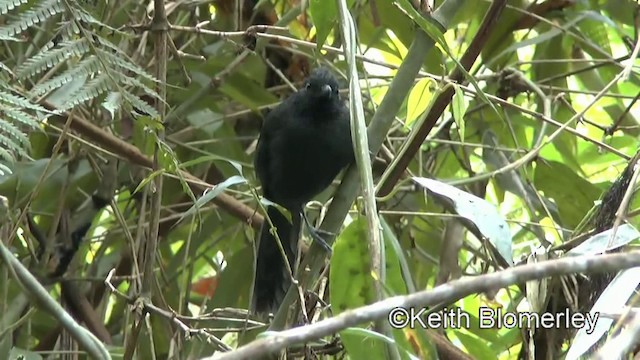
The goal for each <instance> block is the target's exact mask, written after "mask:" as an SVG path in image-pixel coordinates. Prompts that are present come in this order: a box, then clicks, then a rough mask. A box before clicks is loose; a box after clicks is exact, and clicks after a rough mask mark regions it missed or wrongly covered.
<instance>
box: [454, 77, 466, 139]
mask: <svg viewBox="0 0 640 360" xmlns="http://www.w3.org/2000/svg"><path fill="white" fill-rule="evenodd" d="M453 88H454V89H455V91H456V92H455V93H454V94H453V99H452V101H451V110H452V112H453V120H454V121H455V122H456V125H458V134H459V135H460V141H462V142H464V130H465V129H464V113H465V112H466V111H467V107H468V106H469V102H468V101H467V100H466V99H465V98H464V93H463V92H462V90H460V87H458V86H457V85H454V86H453Z"/></svg>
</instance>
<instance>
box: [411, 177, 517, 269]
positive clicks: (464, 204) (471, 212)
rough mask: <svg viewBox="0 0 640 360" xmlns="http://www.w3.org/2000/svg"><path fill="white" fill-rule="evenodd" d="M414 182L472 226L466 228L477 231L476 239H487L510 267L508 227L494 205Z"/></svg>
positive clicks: (429, 182) (440, 185)
mask: <svg viewBox="0 0 640 360" xmlns="http://www.w3.org/2000/svg"><path fill="white" fill-rule="evenodd" d="M413 180H414V181H415V182H416V183H417V184H418V185H420V186H423V187H425V188H427V189H429V191H431V192H432V193H433V194H434V195H436V199H438V200H440V201H441V202H442V203H443V205H444V206H446V207H449V208H450V210H451V211H453V212H455V213H457V214H458V215H460V216H462V217H463V218H465V219H467V220H469V221H470V222H471V224H468V225H473V226H472V230H473V227H475V228H476V229H477V230H478V231H477V233H476V235H480V236H481V237H485V238H487V239H488V240H489V242H490V243H491V244H492V245H493V246H494V247H495V249H496V250H497V251H498V253H499V254H500V255H501V256H502V258H503V259H504V260H505V261H506V262H507V263H508V264H509V265H513V255H512V253H511V242H512V240H511V233H510V231H509V225H507V222H506V221H504V218H503V217H502V215H500V213H499V212H498V209H497V208H496V207H495V205H493V204H491V203H489V202H488V201H486V200H484V199H481V198H479V197H477V196H475V195H472V194H469V193H467V192H464V191H462V190H460V189H458V188H456V187H454V186H451V185H447V184H445V183H442V182H440V181H436V180H432V179H427V178H421V177H414V178H413Z"/></svg>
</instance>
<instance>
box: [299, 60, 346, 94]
mask: <svg viewBox="0 0 640 360" xmlns="http://www.w3.org/2000/svg"><path fill="white" fill-rule="evenodd" d="M304 91H305V92H306V93H307V94H308V95H309V96H310V97H312V98H315V99H322V100H325V101H326V100H340V94H339V93H338V80H336V78H335V76H333V74H332V73H331V71H329V69H327V68H324V67H321V68H317V69H315V70H313V71H312V72H311V75H309V78H307V81H306V82H305V85H304Z"/></svg>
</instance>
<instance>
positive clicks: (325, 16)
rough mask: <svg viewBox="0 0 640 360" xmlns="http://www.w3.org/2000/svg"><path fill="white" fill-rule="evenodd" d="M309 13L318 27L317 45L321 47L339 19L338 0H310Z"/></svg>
mask: <svg viewBox="0 0 640 360" xmlns="http://www.w3.org/2000/svg"><path fill="white" fill-rule="evenodd" d="M309 14H310V15H311V20H313V25H314V26H315V27H316V34H317V35H316V45H317V47H318V49H321V48H322V45H324V42H325V41H326V40H327V37H328V36H329V34H330V33H331V30H333V26H334V24H335V22H336V21H337V19H338V8H337V7H336V0H310V1H309Z"/></svg>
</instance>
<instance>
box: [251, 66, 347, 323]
mask: <svg viewBox="0 0 640 360" xmlns="http://www.w3.org/2000/svg"><path fill="white" fill-rule="evenodd" d="M353 160H354V154H353V147H352V142H351V127H350V124H349V110H348V109H347V107H346V106H345V104H344V103H343V102H342V101H341V99H340V94H339V93H338V82H337V80H336V78H335V77H334V76H333V74H332V73H331V72H330V71H329V70H328V69H326V68H319V69H316V70H314V71H313V72H312V73H311V75H310V76H309V78H308V79H307V80H306V82H305V85H304V87H303V88H302V89H300V90H299V91H297V92H296V93H294V94H292V95H291V96H289V97H288V98H287V99H285V100H284V101H283V102H282V103H281V104H280V105H278V106H277V107H276V108H274V109H273V110H272V111H271V112H270V113H269V114H268V115H267V116H266V118H265V121H264V124H263V126H262V130H261V132H260V139H259V140H258V145H257V149H256V157H255V168H256V173H257V176H258V179H259V180H260V183H261V184H262V190H263V193H264V197H265V198H267V199H268V200H270V201H272V202H274V203H276V204H279V205H281V206H282V207H284V208H286V209H287V210H288V211H289V212H290V213H291V220H292V223H291V222H289V220H288V219H287V217H286V216H285V215H283V214H282V213H281V212H280V211H279V210H278V208H277V207H274V206H268V209H267V215H268V216H269V218H270V219H271V221H272V222H273V224H274V226H275V227H276V228H277V233H278V237H279V238H280V241H281V243H282V246H283V248H284V250H285V253H286V255H287V259H288V260H289V264H290V266H291V268H292V269H293V268H294V264H295V257H296V256H297V244H298V238H299V236H300V229H301V224H302V221H303V220H304V221H305V222H306V224H307V225H308V228H309V230H310V233H311V235H312V237H313V238H314V239H315V240H317V241H319V242H320V243H321V244H322V245H324V246H325V247H327V245H326V243H325V242H324V241H323V240H322V238H320V237H319V236H318V233H317V230H315V229H312V228H311V225H310V224H309V223H308V221H307V220H306V217H305V216H304V213H303V207H304V205H305V204H306V203H307V202H309V201H310V200H311V199H312V198H313V197H314V196H316V195H318V194H319V193H320V192H322V191H323V190H324V189H325V188H326V187H328V186H329V185H330V184H331V182H332V181H333V179H334V178H335V177H336V176H337V175H338V173H339V172H340V170H342V169H343V168H344V167H345V166H347V165H348V164H349V163H351V162H353ZM276 241H277V240H276V239H275V237H274V236H273V235H272V234H271V232H270V225H269V222H268V221H267V220H266V219H265V222H264V225H263V226H262V229H261V232H260V239H259V240H258V254H257V264H256V277H255V284H254V290H253V299H252V304H251V307H252V310H253V311H254V312H257V313H268V312H275V311H276V310H277V309H278V307H279V306H280V304H281V302H282V300H283V298H284V295H285V294H286V292H287V290H288V289H289V286H290V284H291V278H290V275H289V273H288V271H287V268H286V266H285V263H284V259H283V257H282V254H281V252H280V250H279V247H278V244H277V242H276Z"/></svg>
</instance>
